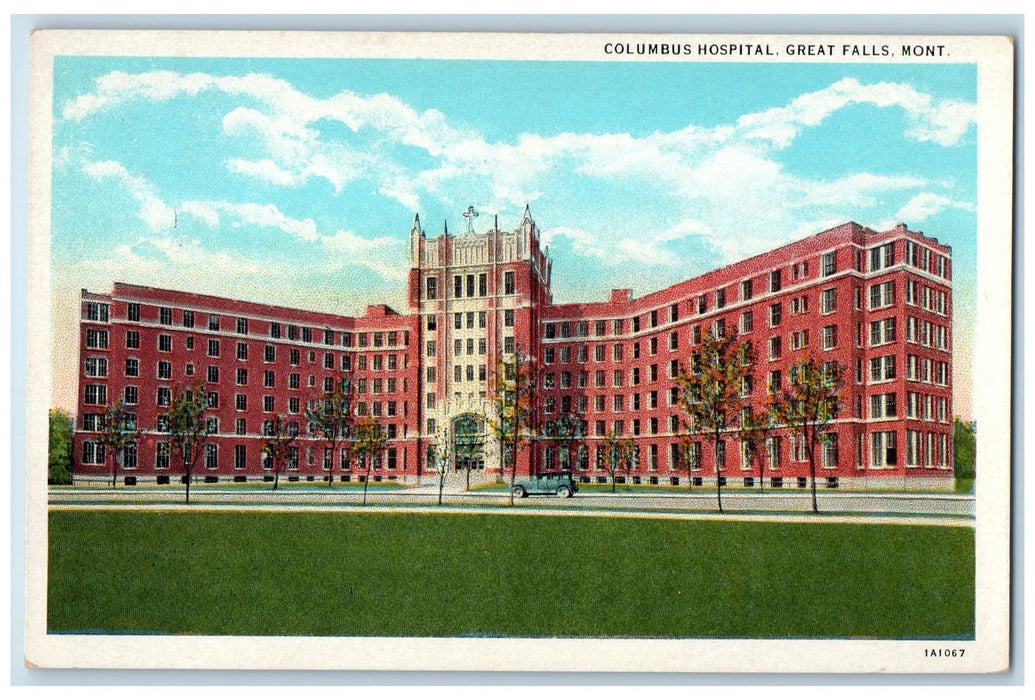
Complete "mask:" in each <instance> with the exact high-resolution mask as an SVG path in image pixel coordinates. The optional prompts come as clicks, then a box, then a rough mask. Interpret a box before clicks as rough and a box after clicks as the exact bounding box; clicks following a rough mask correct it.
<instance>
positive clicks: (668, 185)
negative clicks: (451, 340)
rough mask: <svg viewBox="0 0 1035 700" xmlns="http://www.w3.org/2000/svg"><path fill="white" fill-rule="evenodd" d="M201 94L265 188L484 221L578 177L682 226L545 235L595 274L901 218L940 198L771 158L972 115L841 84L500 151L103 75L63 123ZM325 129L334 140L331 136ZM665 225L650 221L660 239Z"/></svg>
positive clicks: (405, 115)
mask: <svg viewBox="0 0 1035 700" xmlns="http://www.w3.org/2000/svg"><path fill="white" fill-rule="evenodd" d="M203 91H215V92H220V93H222V94H225V95H229V96H235V97H242V98H248V102H247V103H246V104H240V105H238V106H235V107H233V108H231V109H230V111H228V112H227V113H226V114H225V115H224V117H223V121H222V124H223V130H224V133H225V134H226V135H227V136H228V137H231V138H232V139H253V140H254V143H256V144H258V146H259V147H261V149H262V150H263V151H264V152H263V153H262V154H261V155H259V156H253V157H251V158H248V159H245V158H229V159H227V160H226V161H225V167H226V168H227V170H228V171H230V172H233V173H235V174H240V175H244V176H247V177H252V178H256V179H257V180H259V181H262V182H264V183H268V184H269V185H272V186H278V187H297V186H299V185H301V184H303V183H305V182H307V181H308V180H310V179H312V178H319V179H322V180H325V181H327V182H329V183H330V184H331V185H332V186H333V187H334V189H335V192H336V193H338V192H341V191H343V190H344V189H346V188H347V187H348V186H349V185H350V184H352V183H356V182H358V181H360V180H362V181H363V185H364V186H366V185H367V184H369V185H370V191H372V192H377V193H379V194H380V195H382V196H384V197H388V198H391V199H394V200H396V201H397V202H399V203H400V204H402V205H403V206H404V207H406V208H407V209H409V210H413V211H416V210H418V209H419V208H420V205H421V203H422V202H423V201H424V200H425V199H426V198H427V197H429V196H430V197H434V198H437V199H439V200H441V201H443V202H447V203H449V204H451V205H452V204H455V201H456V198H457V197H458V196H462V197H465V198H467V199H469V200H470V201H481V202H483V203H485V204H486V207H485V209H484V210H485V211H501V212H502V211H506V210H508V209H511V208H513V207H520V206H522V205H523V204H525V203H527V202H534V201H536V200H537V199H538V198H540V197H543V196H544V192H545V193H547V194H550V193H551V192H552V191H553V189H554V188H553V187H551V183H552V182H559V183H565V185H567V184H568V183H571V182H573V181H575V180H577V179H578V178H586V179H588V181H590V182H592V186H593V187H594V188H598V189H599V188H601V187H617V188H624V187H626V186H627V185H632V186H633V187H641V188H644V189H645V190H646V193H645V194H644V195H643V196H642V197H641V200H642V204H640V205H639V206H641V207H643V208H650V207H652V206H653V207H657V208H658V209H661V210H665V211H671V212H674V213H675V215H676V216H678V217H679V218H680V219H681V221H679V222H678V223H676V224H674V225H671V226H670V229H669V230H668V231H666V232H662V233H659V234H653V235H641V234H637V235H630V234H627V233H625V232H624V230H623V226H628V224H629V223H630V222H632V221H635V219H636V218H637V217H638V215H639V214H638V212H635V211H626V212H624V213H620V214H619V218H620V219H622V220H621V221H610V220H608V221H606V222H602V223H601V228H600V230H599V232H598V233H596V234H590V233H588V232H587V231H586V230H585V228H586V227H585V226H581V225H576V226H558V227H555V228H553V229H551V231H550V233H549V235H551V236H553V237H555V238H558V239H562V238H566V239H568V240H569V241H570V242H571V246H572V250H573V251H574V252H575V253H576V255H579V256H584V257H589V258H592V259H594V260H600V261H605V262H607V261H611V260H614V259H615V257H616V253H617V254H618V255H619V256H621V257H623V258H625V259H633V260H638V261H643V262H649V263H651V264H654V265H669V264H674V263H672V262H670V261H672V260H674V259H675V257H674V256H673V254H672V253H671V252H670V251H671V250H672V248H671V247H669V246H666V243H667V242H677V241H680V240H683V239H685V238H688V237H695V238H696V239H697V240H699V241H701V242H702V243H705V244H706V245H708V246H709V248H710V249H711V250H712V251H715V252H716V253H717V254H719V255H722V256H733V255H742V254H751V253H754V252H758V251H759V250H762V249H764V248H768V247H772V246H773V245H778V244H780V243H783V242H786V241H787V240H789V239H790V237H791V236H792V235H794V234H793V232H794V231H795V230H797V228H798V226H799V225H802V223H803V222H806V223H808V224H809V225H811V224H814V223H816V222H833V223H839V222H841V221H843V220H845V219H846V218H849V216H846V215H845V214H844V212H846V211H858V210H864V209H868V208H873V207H877V206H883V207H885V208H887V207H890V206H897V205H898V204H899V203H900V202H901V201H902V200H903V199H904V197H906V196H909V194H910V193H911V191H915V190H920V189H923V188H932V187H937V186H938V184H937V183H931V182H926V181H925V180H923V179H922V178H918V177H914V176H909V175H897V174H884V173H873V172H856V173H850V174H845V175H842V176H839V177H836V178H825V179H824V178H821V177H819V178H812V177H804V176H801V175H798V174H795V173H793V172H789V171H788V170H787V169H786V168H785V166H784V164H783V162H782V160H781V158H780V156H779V155H778V152H779V151H782V150H783V149H787V148H788V147H789V146H790V145H792V144H793V143H794V141H795V139H796V138H798V136H799V135H800V134H801V133H802V132H803V131H804V130H807V129H812V128H815V127H817V126H818V125H820V124H822V123H823V122H824V120H826V119H828V118H829V117H830V116H831V115H833V114H835V113H837V112H838V111H840V110H844V109H848V108H851V107H852V106H856V105H866V106H870V107H873V108H878V109H892V110H901V111H902V112H904V113H905V115H906V118H907V121H908V126H907V128H906V131H905V133H904V134H903V136H904V137H906V138H910V139H915V140H920V141H928V142H932V143H936V144H939V145H941V146H946V147H948V146H952V145H954V144H956V143H958V142H959V141H960V139H961V138H963V136H964V135H965V134H966V133H967V131H968V129H969V128H970V126H971V125H972V124H973V123H974V121H975V118H976V112H975V105H973V104H969V103H965V102H961V101H954V100H938V99H935V98H934V97H932V96H931V95H929V94H926V93H921V92H919V91H917V90H916V89H915V88H914V87H912V86H911V85H908V84H905V83H890V82H883V83H872V84H864V83H861V82H859V81H858V80H855V79H851V78H848V79H843V80H840V81H837V82H835V83H832V84H831V85H828V86H827V87H825V88H822V89H819V90H815V91H812V92H809V93H805V94H802V95H799V96H797V97H795V98H794V99H792V100H790V101H789V102H788V103H786V104H785V105H782V106H778V107H774V108H771V109H766V110H762V111H759V112H756V113H751V114H744V115H742V116H740V117H739V118H737V119H736V120H735V121H733V122H731V123H725V124H718V125H715V126H708V127H702V126H697V125H693V124H689V125H687V126H686V127H683V128H680V129H678V130H675V131H671V132H665V133H660V132H657V133H653V134H647V135H643V136H634V135H632V134H630V133H604V134H586V133H582V134H580V133H561V134H557V135H554V136H551V137H543V136H540V135H536V134H522V135H520V136H518V137H517V138H516V139H514V140H513V141H512V142H489V141H487V140H486V139H485V138H484V137H482V136H481V135H479V134H476V133H472V132H470V131H468V130H464V129H460V128H457V127H455V126H453V125H452V124H450V123H449V121H448V119H447V118H446V116H445V115H444V114H443V113H442V112H439V111H437V110H426V111H424V112H419V111H418V110H415V109H414V108H413V107H411V106H410V105H408V104H406V103H404V102H402V101H401V100H399V99H398V98H396V97H393V96H391V95H385V94H380V95H372V96H361V95H357V94H355V93H353V92H350V91H347V90H345V91H342V92H340V93H338V94H336V95H334V96H331V97H329V98H326V99H317V98H314V97H311V96H309V95H306V94H305V93H302V92H300V91H299V90H297V89H296V88H294V87H293V86H292V85H291V84H290V83H288V82H286V81H284V80H280V79H277V78H273V77H271V76H267V75H255V74H253V75H246V76H224V77H213V76H208V75H204V74H200V73H194V74H177V73H172V72H168V71H154V72H151V73H143V74H139V75H129V74H125V73H120V72H115V73H111V74H109V75H108V76H105V77H103V78H101V79H99V80H98V81H97V84H96V89H95V91H94V93H92V94H89V95H82V96H80V97H78V98H76V99H75V100H73V101H70V102H69V103H68V104H66V105H65V110H64V115H65V117H66V118H67V119H82V118H85V117H86V116H88V115H89V114H91V113H93V112H95V111H98V110H101V109H111V108H113V107H115V106H117V105H118V104H119V103H120V102H122V101H126V100H132V99H151V100H168V99H173V98H175V97H179V96H196V95H199V94H201V93H202V92H203ZM334 125H338V127H339V128H337V130H335V129H333V128H328V127H329V126H334ZM341 126H343V127H344V129H345V131H344V133H342V130H341V128H340V127H341ZM332 132H334V134H333V135H332ZM401 147H412V148H416V149H419V150H420V151H422V152H423V155H424V156H426V159H425V160H426V161H427V162H428V165H425V166H423V167H414V166H412V165H409V164H408V163H407V162H406V161H405V160H403V159H402V157H401V156H400V155H399V149H400V148H401ZM107 176H111V177H116V176H117V177H120V178H122V179H123V181H124V182H126V183H127V184H128V185H132V184H133V183H134V182H135V181H134V180H133V179H132V178H131V177H130V176H129V175H128V174H124V173H117V174H116V173H111V174H108V175H107ZM946 187H948V186H947V185H946ZM130 189H131V191H133V192H135V193H136V194H135V195H134V196H137V197H138V199H139V200H140V201H141V208H140V216H141V217H142V218H144V219H145V221H147V222H149V225H152V226H154V225H157V224H158V223H159V222H160V221H161V220H162V218H163V216H166V215H168V216H169V218H170V219H171V215H170V214H169V209H168V207H166V206H165V205H163V204H162V203H161V202H160V200H158V199H157V197H154V196H153V192H151V193H150V195H148V190H147V188H146V187H143V186H141V183H139V182H136V183H135V185H133V186H131V187H130ZM939 197H940V198H941V199H939ZM943 200H944V201H943ZM890 202H894V205H892V204H889V203H890ZM946 206H964V205H961V204H960V203H953V202H951V200H949V199H948V198H947V197H943V196H942V195H935V194H932V193H927V194H926V195H916V196H915V197H914V199H913V200H912V201H911V202H910V203H909V204H907V205H906V206H905V207H903V211H904V212H905V213H906V214H915V215H914V216H911V217H903V218H911V219H912V220H918V218H917V216H921V217H922V216H928V215H930V214H929V213H928V212H931V211H935V210H936V209H937V208H939V207H941V208H944V207H946ZM180 210H181V211H183V212H184V213H187V214H190V215H193V216H196V217H198V218H200V219H201V220H203V221H204V222H205V223H206V224H207V225H209V226H216V225H219V224H220V223H228V224H229V225H231V226H247V225H254V226H264V227H272V228H276V229H279V230H282V231H284V232H286V233H288V234H290V235H291V236H293V237H296V238H298V239H300V240H303V241H307V242H316V241H320V242H321V243H322V245H324V246H325V247H326V248H327V249H328V250H333V251H341V252H344V253H346V254H348V255H354V254H355V252H356V251H357V250H358V249H361V248H362V246H361V245H360V242H362V241H368V240H369V239H362V238H360V237H358V236H356V234H347V235H345V234H343V232H341V231H338V232H337V233H335V234H334V235H331V236H327V235H325V234H322V233H321V232H319V231H318V230H317V227H316V224H315V223H314V222H313V221H312V220H311V219H304V220H299V219H295V218H292V217H290V216H288V215H286V214H285V213H284V212H282V211H281V210H280V209H278V208H277V207H276V206H274V205H272V204H266V205H261V204H249V203H240V204H232V203H229V202H218V203H217V202H205V201H197V202H187V203H184V204H183V205H181V207H180ZM588 215H589V213H588V212H586V213H583V216H588ZM899 216H902V214H899ZM672 218H673V217H672V216H669V217H667V218H664V219H662V221H664V222H665V225H667V224H668V222H670V221H671V220H672ZM688 222H690V223H688ZM559 223H564V222H559ZM680 227H684V228H682V229H681V228H680ZM609 231H610V232H611V233H612V234H613V235H612V236H610V237H608V236H607V235H606V234H607V233H608V232H609ZM810 232H814V231H810ZM349 236H355V238H356V240H352V239H350V238H349ZM373 240H374V241H377V240H381V239H373ZM382 247H383V246H382ZM356 264H360V265H365V266H367V267H370V268H371V269H375V270H377V271H378V272H379V274H382V275H385V276H390V277H391V276H393V275H397V274H398V273H397V272H395V273H393V272H391V271H390V270H389V269H388V268H387V267H385V266H384V265H383V264H381V263H379V262H378V260H377V259H376V258H375V257H373V256H371V257H369V258H363V259H361V260H358V261H357V263H356Z"/></svg>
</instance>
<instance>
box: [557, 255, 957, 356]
mask: <svg viewBox="0 0 1035 700" xmlns="http://www.w3.org/2000/svg"><path fill="white" fill-rule="evenodd" d="M925 250H926V249H925ZM856 257H857V262H856V268H857V269H858V270H860V271H861V270H862V262H861V261H862V259H863V258H862V251H857V256H856ZM939 257H940V256H939ZM941 260H942V264H944V260H945V259H944V257H942V258H941ZM894 263H895V256H894V246H893V244H892V243H887V244H884V245H881V246H877V247H875V248H872V249H870V271H879V270H881V269H884V268H887V267H890V266H892V265H893V264H894ZM820 269H821V272H822V276H823V277H829V276H831V275H834V274H835V273H837V271H838V261H837V251H830V252H828V253H824V254H823V255H822V256H821V257H820ZM790 270H791V278H792V280H793V281H795V282H796V281H799V280H802V279H805V278H806V277H808V274H809V265H808V262H807V261H801V262H797V263H794V264H793V265H792V266H791V268H790ZM943 276H944V275H943ZM914 284H915V282H914ZM767 288H768V291H769V292H770V293H775V292H779V291H781V290H782V289H783V270H782V269H777V270H772V271H770V272H769V274H768V285H767ZM737 289H738V290H739V299H740V301H742V302H743V301H749V300H751V299H752V298H754V296H755V290H754V281H753V280H750V279H748V280H743V281H741V282H740V283H739V285H738V287H737ZM925 289H926V290H927V291H926V292H925V294H927V295H930V296H931V299H932V300H934V301H932V302H931V303H932V304H935V305H936V306H935V307H936V308H940V309H942V311H941V313H945V311H944V309H945V306H946V299H947V294H946V293H945V292H938V293H937V294H934V290H931V289H930V288H926V287H925ZM910 291H913V292H915V291H916V290H915V288H914V289H912V290H910ZM726 292H727V290H726V288H720V289H716V290H714V291H713V292H709V293H707V294H699V295H697V296H696V297H695V298H694V300H693V301H691V302H688V303H690V305H691V306H692V308H696V311H697V313H698V314H705V313H707V312H708V311H709V309H714V310H720V309H723V308H725V307H726V305H727V293H726ZM869 294H870V308H871V309H880V308H886V307H888V306H891V305H893V304H894V303H895V292H894V282H883V283H879V284H875V285H872V286H871V287H870V290H869ZM836 306H837V302H836V290H835V289H833V288H831V289H826V290H823V291H821V292H820V312H821V313H831V312H833V311H834V310H835V309H836ZM935 307H932V310H933V308H935ZM856 308H859V302H858V299H857V300H856ZM924 308H928V306H927V305H925V307H924ZM807 310H808V298H807V297H806V296H802V297H797V298H795V299H793V300H791V301H790V313H791V314H792V315H796V314H801V313H806V312H807ZM779 314H780V311H779V304H774V305H772V306H770V325H776V324H778V323H779ZM643 318H645V319H647V320H648V324H649V327H650V328H655V327H657V326H658V324H659V310H657V309H654V310H652V311H650V312H648V313H647V314H646V315H645V316H644V317H643ZM774 318H775V319H776V320H775V322H774V320H773V319H774ZM667 320H668V322H669V323H674V322H676V321H678V320H679V304H678V303H676V304H671V305H669V309H668V319H667ZM589 323H590V322H589V321H561V322H548V323H546V324H544V333H543V335H544V337H545V338H546V339H553V338H557V337H560V338H571V337H576V338H583V337H587V336H588V335H589ZM594 324H595V327H594V331H595V335H596V336H598V337H600V336H603V335H606V334H607V330H608V324H610V325H611V328H612V332H613V334H614V335H621V334H622V333H623V332H624V329H625V320H624V319H614V320H612V321H608V320H598V321H595V322H594ZM640 328H641V317H639V316H635V317H633V318H632V331H633V332H634V333H636V332H639V331H640ZM558 331H559V334H558Z"/></svg>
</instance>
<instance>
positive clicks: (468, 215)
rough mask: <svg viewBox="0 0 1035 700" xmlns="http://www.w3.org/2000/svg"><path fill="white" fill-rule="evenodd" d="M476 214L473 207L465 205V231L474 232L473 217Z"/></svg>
mask: <svg viewBox="0 0 1035 700" xmlns="http://www.w3.org/2000/svg"><path fill="white" fill-rule="evenodd" d="M476 216H478V212H476V211H475V210H474V207H467V211H465V212H464V218H465V219H467V233H469V234H470V233H474V217H476Z"/></svg>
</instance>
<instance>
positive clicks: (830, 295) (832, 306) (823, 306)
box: [819, 287, 837, 314]
mask: <svg viewBox="0 0 1035 700" xmlns="http://www.w3.org/2000/svg"><path fill="white" fill-rule="evenodd" d="M836 310H837V289H835V288H833V287H831V288H830V289H824V290H823V291H822V292H820V293H819V312H820V313H821V314H829V313H832V312H834V311H836Z"/></svg>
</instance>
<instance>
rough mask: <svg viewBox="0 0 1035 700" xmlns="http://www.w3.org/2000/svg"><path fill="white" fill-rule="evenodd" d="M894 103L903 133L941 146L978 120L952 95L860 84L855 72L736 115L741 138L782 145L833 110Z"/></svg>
mask: <svg viewBox="0 0 1035 700" xmlns="http://www.w3.org/2000/svg"><path fill="white" fill-rule="evenodd" d="M857 104H867V105H873V106H875V107H881V108H890V107H898V108H900V109H902V110H904V111H905V112H906V114H907V115H908V116H909V118H910V121H911V122H912V126H911V127H910V128H909V129H908V130H907V131H906V133H905V135H906V136H907V137H909V138H913V139H916V140H918V141H934V142H935V143H937V144H939V145H941V146H952V145H955V144H956V143H957V142H958V141H959V139H960V138H961V137H962V136H963V134H964V133H966V131H967V129H968V128H970V125H971V124H975V123H976V122H977V107H976V105H973V104H968V103H964V102H958V101H955V100H940V101H935V100H934V99H933V98H932V97H931V96H930V95H927V94H924V93H920V92H917V91H916V90H915V89H914V88H913V87H912V86H910V85H907V84H904V83H886V82H882V83H874V84H869V85H863V84H862V83H860V82H859V81H858V80H855V79H854V78H845V79H843V80H839V81H838V82H836V83H834V84H833V85H831V86H829V87H827V88H824V89H822V90H817V91H815V92H811V93H806V94H804V95H801V96H800V97H797V98H795V99H794V100H792V101H791V103H790V104H788V105H787V106H785V107H775V108H773V109H768V110H766V111H764V112H757V113H754V114H745V115H744V116H742V117H740V118H739V119H738V120H737V127H738V131H739V136H740V138H743V139H748V140H753V139H759V140H764V141H768V142H770V143H771V144H772V145H773V146H774V147H776V148H786V147H787V146H789V145H790V143H791V142H792V141H793V140H794V138H795V137H796V136H797V135H798V133H799V132H800V131H801V129H802V128H803V127H814V126H817V125H818V124H820V123H821V122H822V121H823V120H824V119H826V118H827V117H829V116H830V115H831V114H833V113H834V112H837V111H839V110H841V109H844V108H845V107H848V106H850V105H857Z"/></svg>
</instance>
